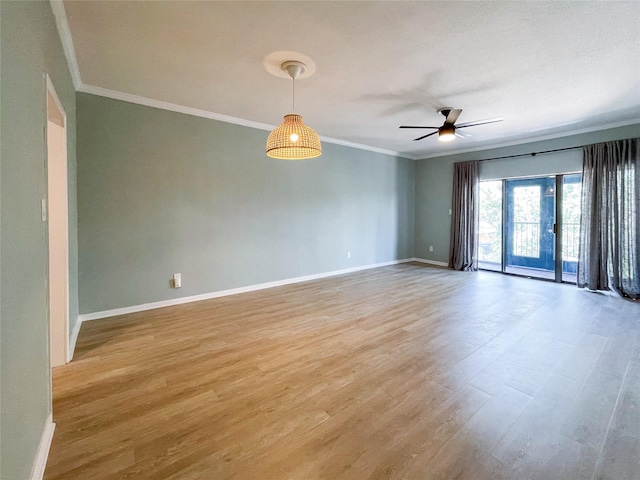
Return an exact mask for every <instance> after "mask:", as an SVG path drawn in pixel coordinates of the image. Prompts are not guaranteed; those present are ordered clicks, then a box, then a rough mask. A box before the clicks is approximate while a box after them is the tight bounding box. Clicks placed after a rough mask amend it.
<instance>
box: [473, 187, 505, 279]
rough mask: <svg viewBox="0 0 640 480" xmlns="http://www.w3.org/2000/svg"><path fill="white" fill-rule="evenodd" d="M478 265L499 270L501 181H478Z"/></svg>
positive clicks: (500, 250) (500, 256)
mask: <svg viewBox="0 0 640 480" xmlns="http://www.w3.org/2000/svg"><path fill="white" fill-rule="evenodd" d="M478 235H479V238H478V245H479V252H478V261H479V262H478V266H479V267H480V268H484V269H487V270H497V271H500V268H501V263H502V181H500V180H498V181H491V182H480V228H479V231H478Z"/></svg>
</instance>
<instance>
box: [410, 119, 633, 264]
mask: <svg viewBox="0 0 640 480" xmlns="http://www.w3.org/2000/svg"><path fill="white" fill-rule="evenodd" d="M638 136H640V124H637V125H631V126H626V127H620V128H615V129H610V130H602V131H599V132H593V133H585V134H580V135H573V136H568V137H563V138H556V139H553V140H546V141H540V142H532V143H527V144H522V145H517V146H512V147H503V148H494V149H490V150H480V151H477V152H471V153H464V154H458V155H449V156H444V157H437V158H429V159H424V160H419V161H418V162H417V163H416V176H415V182H416V187H415V188H416V195H415V199H416V204H415V214H416V218H415V236H416V237H415V256H416V257H417V258H424V259H427V260H432V261H436V262H445V263H447V262H448V261H449V237H450V229H451V217H450V216H449V209H450V208H451V195H452V190H453V164H454V163H455V162H463V161H467V160H482V159H489V158H495V157H502V156H507V155H517V154H521V153H525V154H528V153H531V152H540V151H544V150H552V149H556V148H566V147H574V146H580V145H587V144H592V143H598V142H604V141H608V140H620V139H623V138H631V137H638ZM576 159H577V160H576ZM574 171H581V157H577V156H576V155H575V152H574V153H568V152H558V153H554V154H547V155H536V156H535V157H531V156H527V157H519V158H515V159H508V160H494V161H490V162H483V163H481V164H480V176H481V178H487V179H489V178H508V177H513V176H528V175H532V176H533V175H543V174H554V173H566V172H574ZM429 246H433V252H429Z"/></svg>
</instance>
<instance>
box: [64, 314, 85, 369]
mask: <svg viewBox="0 0 640 480" xmlns="http://www.w3.org/2000/svg"><path fill="white" fill-rule="evenodd" d="M81 326H82V319H81V318H80V317H78V318H77V319H76V324H75V326H74V327H73V331H72V332H71V338H70V339H69V349H68V351H67V363H68V362H70V361H71V360H73V354H74V353H75V351H76V342H77V341H78V335H79V334H80V327H81Z"/></svg>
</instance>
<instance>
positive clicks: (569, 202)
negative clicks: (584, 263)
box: [562, 173, 582, 283]
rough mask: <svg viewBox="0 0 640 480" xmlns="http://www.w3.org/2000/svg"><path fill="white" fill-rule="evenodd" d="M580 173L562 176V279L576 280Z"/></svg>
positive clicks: (564, 280)
mask: <svg viewBox="0 0 640 480" xmlns="http://www.w3.org/2000/svg"><path fill="white" fill-rule="evenodd" d="M581 182H582V175H581V174H579V173H578V174H575V175H564V176H563V178H562V281H563V282H574V283H575V281H576V272H577V268H578V249H579V247H580V209H581V205H580V196H581V191H582V183H581Z"/></svg>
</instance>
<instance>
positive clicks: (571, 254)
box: [562, 223, 580, 262]
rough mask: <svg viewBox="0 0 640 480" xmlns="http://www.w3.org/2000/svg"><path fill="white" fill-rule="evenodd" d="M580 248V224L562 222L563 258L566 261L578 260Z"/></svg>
mask: <svg viewBox="0 0 640 480" xmlns="http://www.w3.org/2000/svg"><path fill="white" fill-rule="evenodd" d="M579 249H580V224H579V223H563V224H562V259H563V260H564V261H565V262H577V261H578V251H579Z"/></svg>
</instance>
